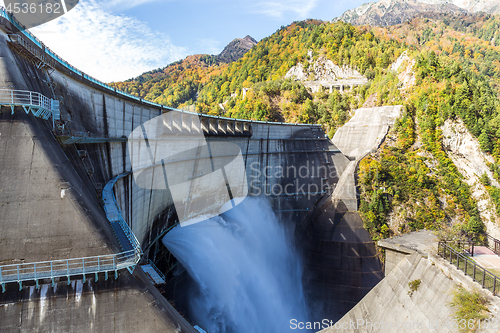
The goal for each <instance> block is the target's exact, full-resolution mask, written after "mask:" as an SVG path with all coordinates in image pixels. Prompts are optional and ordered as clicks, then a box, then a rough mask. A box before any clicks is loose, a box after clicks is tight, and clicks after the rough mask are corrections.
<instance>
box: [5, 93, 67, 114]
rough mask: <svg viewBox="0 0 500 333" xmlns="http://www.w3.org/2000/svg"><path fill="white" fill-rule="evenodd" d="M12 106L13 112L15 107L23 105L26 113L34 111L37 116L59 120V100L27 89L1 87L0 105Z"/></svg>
mask: <svg viewBox="0 0 500 333" xmlns="http://www.w3.org/2000/svg"><path fill="white" fill-rule="evenodd" d="M2 105H6V106H10V109H11V111H12V114H14V108H15V107H16V106H21V107H22V108H23V109H24V112H26V113H30V112H31V113H33V115H34V116H35V117H38V118H42V119H45V120H47V119H49V118H50V117H51V116H52V119H53V120H59V118H60V112H59V101H57V100H54V99H50V98H48V97H45V96H44V95H42V94H40V93H37V92H34V91H27V90H10V89H0V106H2Z"/></svg>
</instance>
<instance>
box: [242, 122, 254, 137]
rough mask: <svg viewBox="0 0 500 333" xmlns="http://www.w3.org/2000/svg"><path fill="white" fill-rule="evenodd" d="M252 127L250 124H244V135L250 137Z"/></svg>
mask: <svg viewBox="0 0 500 333" xmlns="http://www.w3.org/2000/svg"><path fill="white" fill-rule="evenodd" d="M251 130H252V128H251V126H250V123H249V122H244V123H243V134H244V135H250V134H251Z"/></svg>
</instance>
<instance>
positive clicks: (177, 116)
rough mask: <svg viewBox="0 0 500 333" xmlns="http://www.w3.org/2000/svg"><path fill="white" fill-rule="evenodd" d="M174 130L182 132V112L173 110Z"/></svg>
mask: <svg viewBox="0 0 500 333" xmlns="http://www.w3.org/2000/svg"><path fill="white" fill-rule="evenodd" d="M172 113H173V114H172V127H173V128H172V130H173V131H174V132H182V113H180V112H175V111H174V112H172Z"/></svg>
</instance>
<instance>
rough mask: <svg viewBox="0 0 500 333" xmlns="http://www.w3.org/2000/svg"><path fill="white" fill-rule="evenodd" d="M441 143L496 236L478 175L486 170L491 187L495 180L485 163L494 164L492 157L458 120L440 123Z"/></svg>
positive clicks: (492, 213)
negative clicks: (441, 124)
mask: <svg viewBox="0 0 500 333" xmlns="http://www.w3.org/2000/svg"><path fill="white" fill-rule="evenodd" d="M441 129H442V131H443V145H444V148H445V149H446V150H447V151H448V156H449V157H450V158H451V160H452V161H453V163H454V164H455V166H456V167H457V168H458V170H459V171H460V173H461V174H462V175H463V176H464V178H465V179H464V180H465V182H466V183H467V184H468V185H469V186H470V187H471V190H472V196H473V197H474V198H475V199H476V200H477V202H478V208H479V213H480V215H481V218H482V220H483V222H484V223H485V225H486V227H487V230H488V233H489V234H490V235H492V236H493V237H495V238H500V226H499V225H498V223H497V220H498V217H497V216H496V213H495V209H494V204H493V203H492V201H491V199H490V196H489V194H488V192H487V191H486V188H485V187H484V186H483V184H481V182H480V180H479V177H481V175H483V174H484V173H486V174H487V175H488V177H489V178H490V182H491V184H492V185H493V186H496V187H499V184H498V182H497V181H496V180H495V179H494V178H493V174H492V172H491V171H490V168H489V167H488V165H487V164H486V162H489V163H494V162H495V161H494V159H493V157H491V156H490V155H488V154H486V153H484V152H483V151H482V150H481V147H480V144H479V141H478V140H477V139H476V138H475V137H473V136H472V134H471V133H470V132H469V131H468V130H467V128H466V127H465V124H464V123H463V122H462V120H453V121H452V120H446V121H445V123H444V125H443V126H442V128H441Z"/></svg>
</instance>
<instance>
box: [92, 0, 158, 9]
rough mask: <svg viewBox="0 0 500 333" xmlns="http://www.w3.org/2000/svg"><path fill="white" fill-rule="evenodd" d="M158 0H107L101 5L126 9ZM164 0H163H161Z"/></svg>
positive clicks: (108, 7) (107, 7)
mask: <svg viewBox="0 0 500 333" xmlns="http://www.w3.org/2000/svg"><path fill="white" fill-rule="evenodd" d="M156 1H160V0H108V1H105V2H103V3H102V6H103V7H104V8H106V9H120V10H127V9H130V8H134V7H137V6H140V5H143V4H145V3H149V2H156ZM163 1H165V0H163Z"/></svg>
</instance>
